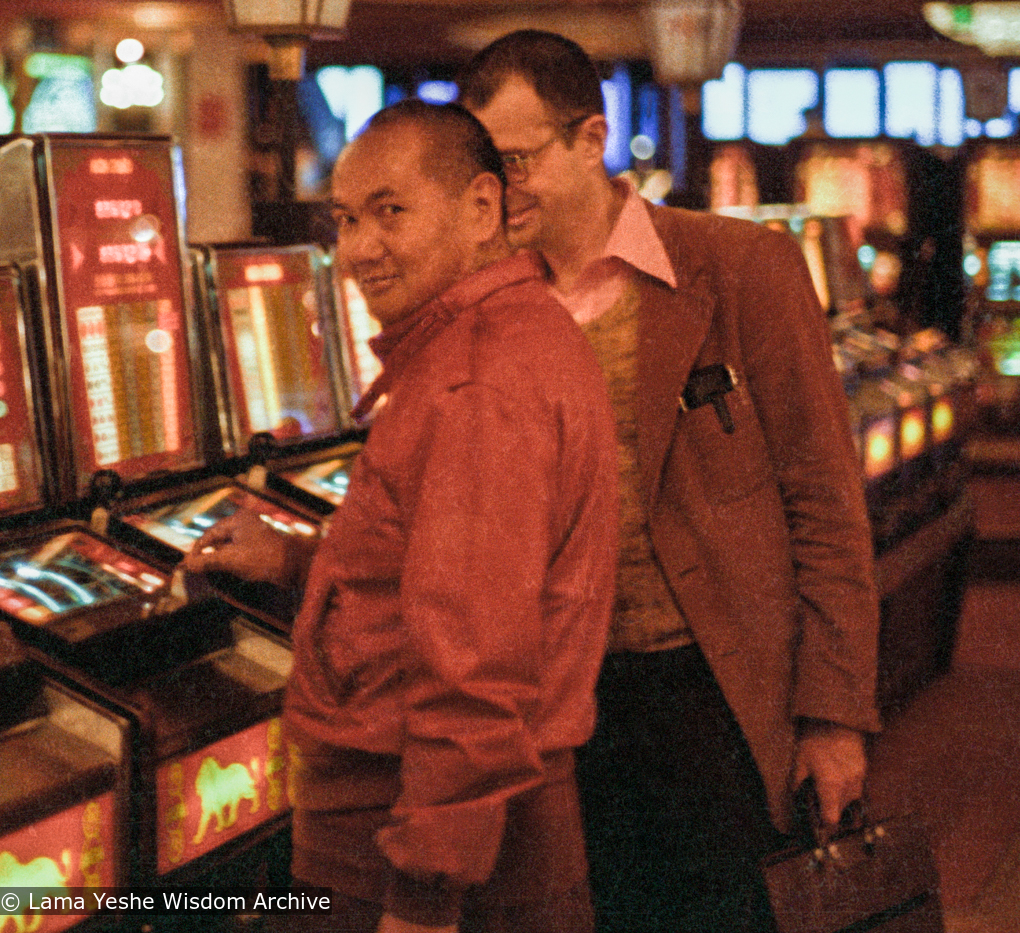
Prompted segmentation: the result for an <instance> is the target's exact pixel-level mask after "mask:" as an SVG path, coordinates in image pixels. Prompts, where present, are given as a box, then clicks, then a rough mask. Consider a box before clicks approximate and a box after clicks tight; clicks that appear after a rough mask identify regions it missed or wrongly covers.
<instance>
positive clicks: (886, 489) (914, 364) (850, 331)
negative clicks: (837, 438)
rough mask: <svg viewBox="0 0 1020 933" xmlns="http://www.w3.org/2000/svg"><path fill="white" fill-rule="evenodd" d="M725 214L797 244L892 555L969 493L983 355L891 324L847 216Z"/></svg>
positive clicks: (878, 534)
mask: <svg viewBox="0 0 1020 933" xmlns="http://www.w3.org/2000/svg"><path fill="white" fill-rule="evenodd" d="M723 212H724V213H728V214H731V215H736V216H745V217H749V218H750V219H753V220H756V221H758V222H760V223H764V224H767V225H769V226H771V227H774V228H775V229H780V230H783V231H786V232H788V233H790V234H792V235H793V236H794V237H795V238H796V239H797V240H798V242H799V243H800V246H801V249H802V251H803V253H804V256H805V259H806V260H807V266H808V269H809V271H810V273H811V277H812V280H813V282H814V285H815V290H816V292H817V294H818V298H819V301H820V303H821V305H822V307H823V308H825V309H826V310H827V311H828V313H829V322H830V326H831V331H832V347H833V359H834V362H835V365H836V369H837V371H838V372H839V373H840V375H841V376H842V379H843V385H844V388H845V389H846V393H847V398H848V401H849V407H850V417H851V422H852V429H853V434H854V440H855V443H856V446H857V453H858V457H859V465H860V468H861V472H862V475H863V477H864V481H865V488H866V495H867V500H868V509H869V514H870V518H871V523H872V528H873V531H874V536H875V543H876V548H877V550H878V551H879V552H882V551H886V550H888V549H890V548H892V547H894V546H895V545H896V544H897V542H899V541H902V540H903V539H904V538H905V537H907V536H908V535H910V534H911V533H913V532H915V531H916V530H917V529H918V528H919V527H920V526H921V525H923V524H924V523H925V522H926V521H928V520H929V519H931V518H932V517H933V516H935V515H937V514H939V513H940V512H942V511H944V510H945V509H946V508H947V507H949V506H950V505H951V504H952V503H953V502H954V501H955V500H957V499H958V498H959V497H960V495H961V493H962V491H963V487H964V480H965V466H964V457H963V450H964V443H965V440H966V438H967V436H968V434H969V432H970V431H971V429H972V427H973V425H974V423H975V420H976V385H977V379H978V373H979V369H980V365H979V356H978V354H977V352H976V351H975V350H974V349H973V348H971V347H967V346H963V345H960V344H956V343H953V342H952V341H950V340H949V339H948V338H947V337H946V336H945V335H944V334H943V333H942V332H940V331H938V330H936V329H933V328H926V329H917V328H914V329H912V330H910V329H907V330H904V329H903V328H901V327H897V326H889V323H890V319H894V318H896V316H897V315H896V312H895V309H894V308H892V307H889V306H888V302H887V301H884V300H883V299H881V298H879V297H878V296H876V295H874V294H873V293H872V290H871V288H870V286H869V281H868V278H867V275H866V273H865V271H864V268H863V266H862V263H861V260H860V257H859V254H858V248H857V247H856V246H855V243H854V239H853V233H852V225H851V222H850V221H849V219H848V218H846V217H825V216H816V215H812V214H811V213H809V212H808V211H806V210H805V209H804V208H803V207H801V206H798V205H766V206H762V207H758V208H750V209H736V210H726V211H723Z"/></svg>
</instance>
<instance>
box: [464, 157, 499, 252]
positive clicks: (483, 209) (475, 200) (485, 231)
mask: <svg viewBox="0 0 1020 933" xmlns="http://www.w3.org/2000/svg"><path fill="white" fill-rule="evenodd" d="M465 199H466V200H465V204H466V210H467V214H468V221H469V223H471V224H472V225H473V229H474V238H475V240H476V242H478V243H487V242H488V241H489V240H491V239H492V238H493V237H495V236H496V235H497V234H499V232H500V231H501V230H502V229H503V186H502V185H501V184H500V181H499V179H498V178H497V177H496V176H495V175H493V174H492V172H479V173H478V174H477V175H475V177H474V178H472V179H471V182H470V184H469V185H468V188H467V191H466V192H465Z"/></svg>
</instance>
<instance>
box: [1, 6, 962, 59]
mask: <svg viewBox="0 0 1020 933" xmlns="http://www.w3.org/2000/svg"><path fill="white" fill-rule="evenodd" d="M239 2H244V0H239ZM647 5H648V3H647V0H559V2H555V3H550V2H525V0H415V2H411V0H353V2H352V5H351V12H350V16H349V20H348V24H347V29H346V33H345V35H344V37H343V38H342V39H341V40H340V41H337V42H329V43H316V44H315V45H313V47H312V50H311V53H310V54H311V56H312V58H313V59H315V58H317V57H318V58H322V59H327V58H328V59H331V60H337V59H339V60H347V61H350V62H353V61H355V60H357V61H375V62H378V63H380V64H385V63H402V64H408V63H413V62H416V61H430V62H443V61H448V62H450V63H451V64H456V63H457V62H459V61H462V60H463V59H464V58H465V57H466V56H467V55H468V54H470V52H471V51H472V47H477V46H480V45H484V44H485V42H487V41H488V40H489V39H491V38H494V37H495V36H497V35H500V34H502V33H503V32H506V31H508V30H509V29H512V28H517V27H519V26H537V27H539V28H549V29H555V30H557V31H560V32H564V33H567V34H568V35H571V37H572V38H575V39H577V40H578V41H579V42H581V43H582V45H584V46H585V47H586V48H587V49H588V51H589V52H590V53H591V54H592V55H593V56H595V57H597V58H604V59H614V58H635V57H643V56H642V52H643V51H644V48H645V41H644V33H643V31H642V26H641V11H642V8H643V7H645V6H647ZM923 5H924V0H743V7H744V22H743V27H742V32H741V40H740V46H739V50H738V51H739V54H741V55H742V56H744V57H751V58H756V57H762V56H766V57H773V58H774V57H775V56H776V55H777V54H782V55H790V56H793V57H804V56H807V55H811V54H824V55H826V56H828V57H831V56H832V54H833V50H834V49H835V50H837V52H838V54H842V55H844V56H845V57H851V58H852V57H855V56H857V57H867V56H868V55H872V54H875V53H874V50H875V49H876V48H879V47H881V48H882V49H895V48H896V47H901V48H904V49H907V48H909V47H911V46H917V45H921V46H924V47H926V48H927V47H930V46H932V45H935V46H936V47H937V48H938V49H939V50H940V51H941V52H944V53H945V55H946V56H948V57H956V56H959V55H961V54H962V55H968V54H973V53H971V52H969V51H968V50H967V49H966V48H965V47H963V46H959V45H957V44H956V43H952V42H949V41H948V40H943V39H940V38H939V37H937V36H936V34H935V33H934V32H933V31H932V30H931V29H930V28H929V27H928V26H927V24H926V23H925V22H924V18H923V16H922V12H921V10H922V7H923ZM140 7H147V8H150V9H157V10H163V11H167V12H168V14H169V11H171V10H172V11H173V15H174V16H175V17H178V16H179V17H181V18H182V19H188V18H191V19H193V20H194V21H195V22H199V23H200V22H206V23H209V22H215V21H221V22H222V21H224V19H225V16H224V13H223V7H222V0H145V2H141V0H0V27H2V25H3V23H4V21H5V20H7V21H9V20H11V19H13V18H14V17H17V16H30V17H40V18H52V19H57V20H61V19H72V18H78V19H87V20H89V21H92V22H97V21H101V20H103V19H108V20H110V21H113V22H117V21H122V22H125V23H129V22H130V21H131V16H132V14H133V12H134V11H136V10H137V9H138V8H140ZM883 54H884V53H883ZM927 54H932V53H931V50H930V49H928V52H927Z"/></svg>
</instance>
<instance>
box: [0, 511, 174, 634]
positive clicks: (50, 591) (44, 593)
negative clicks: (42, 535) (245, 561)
mask: <svg viewBox="0 0 1020 933" xmlns="http://www.w3.org/2000/svg"><path fill="white" fill-rule="evenodd" d="M168 583H169V578H168V577H167V576H166V574H164V573H161V572H160V571H159V570H157V569H156V568H154V567H151V566H149V565H147V564H145V563H144V562H142V561H139V560H137V559H135V558H134V557H132V556H130V555H127V554H124V553H122V552H121V551H118V550H116V549H115V548H113V547H111V546H110V545H109V544H107V543H106V542H104V541H102V540H100V539H99V538H94V537H92V536H91V535H89V534H87V533H86V532H84V531H70V532H66V533H64V534H59V535H56V536H54V537H49V538H46V539H45V540H43V541H38V542H28V543H26V544H22V545H19V546H17V547H14V548H11V549H8V550H5V551H3V552H0V609H2V610H3V611H5V612H7V613H8V614H9V615H11V616H13V617H15V618H17V619H20V620H21V621H23V622H28V623H31V624H32V625H45V624H46V623H47V622H48V621H50V620H51V619H54V618H57V617H61V616H64V615H66V614H67V613H70V612H74V611H76V610H80V609H102V607H104V606H106V605H109V604H110V603H113V602H117V601H118V600H121V599H123V598H124V597H130V596H142V595H146V596H147V595H152V594H154V593H156V592H157V591H158V590H162V589H163V588H165V587H166V586H167V585H168Z"/></svg>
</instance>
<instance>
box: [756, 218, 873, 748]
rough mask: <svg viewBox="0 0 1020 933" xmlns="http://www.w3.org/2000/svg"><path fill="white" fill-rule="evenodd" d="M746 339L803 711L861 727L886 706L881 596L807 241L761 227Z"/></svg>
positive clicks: (797, 706) (796, 707)
mask: <svg viewBox="0 0 1020 933" xmlns="http://www.w3.org/2000/svg"><path fill="white" fill-rule="evenodd" d="M755 242H756V243H757V244H758V246H759V249H757V250H749V251H748V253H747V255H745V257H744V258H745V262H746V263H747V265H746V266H745V269H744V273H745V274H744V278H745V280H746V281H747V282H749V283H753V286H752V287H753V294H747V295H746V296H745V298H744V300H743V305H744V308H743V311H744V313H743V314H742V315H741V318H740V320H741V327H742V329H743V332H742V333H741V334H740V342H741V346H742V347H743V353H744V364H745V367H746V377H747V387H748V391H749V393H750V395H751V397H752V399H753V401H754V404H755V408H756V411H757V414H758V418H759V420H760V422H761V424H762V429H763V433H764V437H765V441H766V444H767V446H768V449H769V454H770V456H771V459H772V462H773V467H774V469H775V471H776V474H777V477H778V482H779V489H780V495H781V497H782V504H783V510H784V513H785V516H786V524H787V527H788V530H789V537H790V546H791V556H792V560H793V565H794V573H795V581H796V592H797V598H798V621H799V630H798V632H797V637H796V639H795V658H794V672H793V673H794V684H793V697H792V705H791V713H792V715H793V716H794V717H795V718H797V717H806V718H813V719H822V720H828V721H831V722H836V723H840V724H842V725H846V726H850V727H852V728H855V729H858V730H861V731H874V730H878V729H879V728H880V723H879V718H878V713H877V710H876V707H875V679H876V668H877V650H878V624H879V610H878V596H877V592H876V586H875V580H874V560H873V546H872V538H871V529H870V523H869V520H868V516H867V510H866V507H865V503H864V495H863V483H862V474H861V469H860V467H859V461H858V458H857V455H856V452H855V447H854V442H853V438H852V435H851V433H850V422H849V417H848V406H847V398H846V393H845V391H844V389H843V386H842V383H841V381H840V379H839V377H838V375H837V374H836V371H835V367H834V365H833V360H832V341H831V335H830V332H829V328H828V325H827V322H826V319H825V314H824V312H823V311H822V309H821V308H820V307H819V304H818V300H817V298H816V294H815V291H814V287H813V285H812V283H811V278H810V275H809V273H808V269H807V266H806V263H805V262H804V259H803V256H802V254H801V252H800V249H799V247H798V246H797V244H796V242H795V241H794V240H793V239H792V238H791V237H789V236H786V235H785V234H778V233H773V232H772V231H767V230H761V229H760V228H759V233H758V238H757V239H756V240H755Z"/></svg>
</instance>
